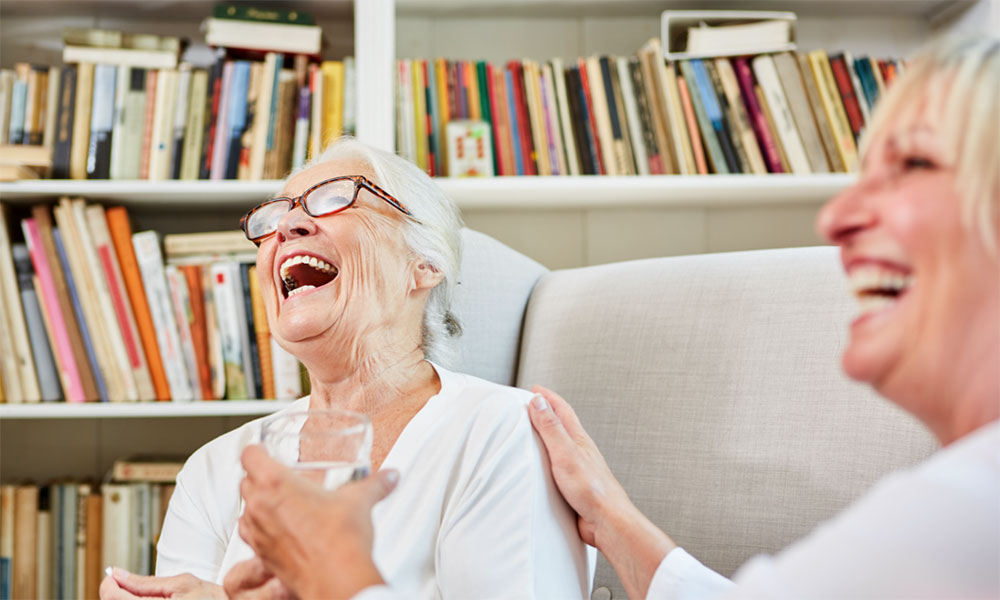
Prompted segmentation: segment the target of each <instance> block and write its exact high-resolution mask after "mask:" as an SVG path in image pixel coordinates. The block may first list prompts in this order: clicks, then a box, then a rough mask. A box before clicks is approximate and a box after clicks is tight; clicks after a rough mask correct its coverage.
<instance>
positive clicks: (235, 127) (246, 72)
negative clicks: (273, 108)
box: [220, 60, 250, 179]
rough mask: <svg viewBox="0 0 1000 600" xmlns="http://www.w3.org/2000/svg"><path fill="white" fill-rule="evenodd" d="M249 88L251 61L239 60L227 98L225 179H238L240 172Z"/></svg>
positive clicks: (235, 66) (246, 123)
mask: <svg viewBox="0 0 1000 600" xmlns="http://www.w3.org/2000/svg"><path fill="white" fill-rule="evenodd" d="M249 89H250V62H249V61H245V60H238V61H236V63H235V64H234V65H233V75H232V84H231V86H230V90H229V98H228V99H227V109H228V117H227V118H226V121H227V123H226V132H227V134H228V135H227V136H226V138H224V139H223V142H224V143H227V144H228V148H227V149H226V152H225V161H224V163H223V166H224V169H225V170H224V172H223V174H222V175H223V176H222V178H224V179H236V178H237V174H238V172H239V165H240V154H241V151H242V147H243V141H242V140H243V133H244V131H245V130H246V127H247V125H248V123H249V122H248V120H247V116H248V112H247V94H248V92H249ZM221 114H222V113H220V115H221ZM220 118H221V117H220ZM226 140H228V142H227V141H226Z"/></svg>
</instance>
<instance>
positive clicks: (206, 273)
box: [199, 264, 226, 400]
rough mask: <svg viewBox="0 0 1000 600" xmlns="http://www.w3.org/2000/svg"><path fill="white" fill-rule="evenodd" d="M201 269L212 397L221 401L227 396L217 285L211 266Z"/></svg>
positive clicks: (202, 266)
mask: <svg viewBox="0 0 1000 600" xmlns="http://www.w3.org/2000/svg"><path fill="white" fill-rule="evenodd" d="M199 268H200V269H201V292H202V301H203V302H204V304H205V338H206V345H207V347H208V366H209V371H210V373H211V396H212V399H213V400H219V399H221V398H224V397H225V395H226V370H225V369H226V367H225V361H224V360H223V357H222V334H221V333H220V331H219V318H218V317H217V316H216V310H215V285H214V280H213V277H212V269H211V267H210V265H208V264H205V265H201V266H200V267H199Z"/></svg>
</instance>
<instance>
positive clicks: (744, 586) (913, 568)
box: [646, 422, 1000, 600]
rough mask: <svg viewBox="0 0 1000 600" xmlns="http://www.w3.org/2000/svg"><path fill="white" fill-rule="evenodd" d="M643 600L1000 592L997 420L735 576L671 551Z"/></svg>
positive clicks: (881, 484) (999, 426) (899, 474)
mask: <svg viewBox="0 0 1000 600" xmlns="http://www.w3.org/2000/svg"><path fill="white" fill-rule="evenodd" d="M734 584H735V585H734ZM646 598H647V599H649V600H653V599H656V600H665V599H667V598H670V599H678V600H679V599H684V600H695V599H699V600H700V599H708V598H726V599H736V598H759V599H769V598H830V599H842V598H879V599H888V598H907V599H916V598H965V599H973V598H1000V422H993V423H990V424H989V425H986V426H983V427H981V428H980V429H979V430H978V431H975V432H973V433H971V434H969V435H967V436H965V437H964V438H962V439H960V440H958V441H956V442H954V443H952V444H951V445H949V446H948V447H946V448H944V449H942V450H940V451H938V452H937V453H936V454H935V455H934V456H932V457H930V458H929V459H927V460H926V461H924V462H923V463H921V464H920V465H917V466H916V467H914V468H912V469H907V470H904V471H899V472H897V473H894V474H892V475H889V476H888V477H886V478H884V479H883V480H882V481H881V482H879V483H878V484H877V485H876V486H875V487H874V488H872V490H871V491H870V492H868V493H867V494H866V495H865V496H864V497H862V498H861V499H860V500H858V501H857V502H855V503H854V504H853V505H852V506H850V507H849V508H848V509H847V510H845V511H844V512H843V513H841V514H840V515H838V516H837V517H835V518H833V519H831V520H830V521H828V522H826V523H824V524H823V525H821V526H820V527H819V528H818V529H816V531H814V532H812V533H811V534H809V535H808V536H806V537H804V538H803V539H801V540H799V541H798V542H796V543H794V544H792V545H791V546H789V547H788V548H786V549H785V550H783V551H781V552H780V553H779V554H777V555H775V556H773V557H771V556H758V557H756V558H753V559H751V560H750V561H748V562H747V563H746V564H745V565H744V566H743V567H741V568H740V569H739V570H738V571H737V572H736V575H735V576H734V577H733V581H732V582H730V581H728V580H727V579H725V578H724V577H722V576H721V575H719V574H718V573H716V572H715V571H712V570H711V569H709V568H708V567H706V566H704V565H702V564H701V563H700V562H698V561H697V560H695V559H694V558H692V557H691V555H689V554H688V553H687V552H685V551H684V550H683V549H682V548H676V549H674V550H673V551H671V552H670V553H669V554H667V556H666V558H664V559H663V562H662V563H661V564H660V566H659V568H658V569H657V571H656V574H655V575H654V576H653V581H652V582H651V583H650V586H649V591H648V592H647V594H646Z"/></svg>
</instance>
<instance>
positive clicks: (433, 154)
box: [413, 61, 446, 175]
mask: <svg viewBox="0 0 1000 600" xmlns="http://www.w3.org/2000/svg"><path fill="white" fill-rule="evenodd" d="M413 64H414V66H416V65H417V64H420V68H421V69H423V70H424V71H425V72H426V75H427V78H426V79H427V87H426V88H424V106H425V107H426V108H427V121H428V123H427V151H428V152H429V153H430V157H428V158H429V159H430V160H428V161H427V162H428V164H429V165H430V166H431V168H432V172H431V174H432V175H446V173H445V172H444V163H443V161H442V160H441V148H440V147H439V145H440V136H439V135H437V132H438V127H440V125H441V123H440V118H439V117H438V106H437V74H436V73H434V65H433V64H432V63H430V62H425V61H413ZM422 79H423V77H421V80H422Z"/></svg>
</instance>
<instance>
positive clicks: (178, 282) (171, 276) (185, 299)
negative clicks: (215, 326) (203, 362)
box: [164, 265, 206, 400]
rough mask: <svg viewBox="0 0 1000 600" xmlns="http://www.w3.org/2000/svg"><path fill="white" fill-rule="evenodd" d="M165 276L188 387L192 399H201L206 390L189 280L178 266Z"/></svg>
mask: <svg viewBox="0 0 1000 600" xmlns="http://www.w3.org/2000/svg"><path fill="white" fill-rule="evenodd" d="M164 275H165V276H166V279H167V291H168V292H169V294H170V307H171V308H172V309H173V316H174V322H176V323H177V334H178V341H179V352H178V354H179V355H180V358H181V359H182V360H183V364H184V371H185V374H186V375H187V379H188V386H189V388H190V390H191V394H192V399H193V400H197V399H201V398H202V397H203V396H204V395H205V393H206V390H203V389H201V377H200V375H199V370H198V363H197V356H196V354H195V349H194V340H193V337H192V334H191V327H192V325H193V324H194V311H193V310H192V309H191V294H190V290H189V289H188V285H187V279H186V278H185V276H184V275H183V274H182V273H181V272H180V270H179V269H178V267H177V266H176V265H166V266H165V267H164Z"/></svg>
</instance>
